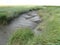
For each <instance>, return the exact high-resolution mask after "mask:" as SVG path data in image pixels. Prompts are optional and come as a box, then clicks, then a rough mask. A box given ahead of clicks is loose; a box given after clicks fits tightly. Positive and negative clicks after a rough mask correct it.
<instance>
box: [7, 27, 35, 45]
mask: <svg viewBox="0 0 60 45" xmlns="http://www.w3.org/2000/svg"><path fill="white" fill-rule="evenodd" d="M33 37H34V34H33V32H32V30H30V29H28V28H21V29H18V30H17V31H16V32H15V33H14V34H13V35H12V36H11V38H10V40H9V43H8V45H26V43H27V42H28V41H29V40H31V39H32V38H33Z"/></svg>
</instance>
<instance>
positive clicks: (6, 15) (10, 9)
mask: <svg viewBox="0 0 60 45" xmlns="http://www.w3.org/2000/svg"><path fill="white" fill-rule="evenodd" d="M39 8H40V7H39V6H3V7H0V24H8V23H10V21H11V20H13V19H14V18H16V17H18V16H19V15H21V14H23V13H26V12H28V11H32V10H37V9H39Z"/></svg>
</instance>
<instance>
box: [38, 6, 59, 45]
mask: <svg viewBox="0 0 60 45" xmlns="http://www.w3.org/2000/svg"><path fill="white" fill-rule="evenodd" d="M39 12H41V10H40V11H39ZM39 14H40V16H41V18H42V19H43V21H42V23H41V24H40V28H41V29H42V35H41V36H40V40H41V43H42V45H60V7H52V6H48V7H46V9H44V10H42V12H41V13H39Z"/></svg>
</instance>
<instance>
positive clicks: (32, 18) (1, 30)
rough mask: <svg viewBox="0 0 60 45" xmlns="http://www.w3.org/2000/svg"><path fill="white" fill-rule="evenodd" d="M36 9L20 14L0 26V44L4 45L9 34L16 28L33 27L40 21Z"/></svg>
mask: <svg viewBox="0 0 60 45" xmlns="http://www.w3.org/2000/svg"><path fill="white" fill-rule="evenodd" d="M40 21H41V20H40V17H39V16H38V11H31V12H28V13H24V14H22V15H20V16H19V17H18V18H16V19H14V20H13V21H12V22H11V23H10V24H9V25H6V26H0V45H6V44H7V42H8V38H9V37H10V35H11V34H12V33H13V32H14V31H15V30H16V29H18V28H21V27H29V28H31V29H34V28H35V27H36V26H37V25H38V24H39V23H40Z"/></svg>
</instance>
